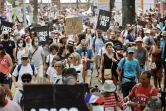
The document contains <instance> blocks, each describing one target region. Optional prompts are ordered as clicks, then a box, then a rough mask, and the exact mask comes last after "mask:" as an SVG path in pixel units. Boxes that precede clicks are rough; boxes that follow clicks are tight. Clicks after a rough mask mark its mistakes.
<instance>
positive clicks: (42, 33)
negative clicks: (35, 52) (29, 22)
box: [35, 26, 49, 46]
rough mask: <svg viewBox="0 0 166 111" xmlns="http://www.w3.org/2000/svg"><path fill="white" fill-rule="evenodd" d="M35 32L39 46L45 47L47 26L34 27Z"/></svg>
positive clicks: (47, 38)
mask: <svg viewBox="0 0 166 111" xmlns="http://www.w3.org/2000/svg"><path fill="white" fill-rule="evenodd" d="M35 32H36V35H37V37H38V38H39V45H42V46H45V45H46V44H48V42H49V26H41V27H35Z"/></svg>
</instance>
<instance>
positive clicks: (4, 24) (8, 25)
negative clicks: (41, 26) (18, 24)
mask: <svg viewBox="0 0 166 111" xmlns="http://www.w3.org/2000/svg"><path fill="white" fill-rule="evenodd" d="M12 27H13V23H11V22H6V21H2V22H1V29H0V34H2V32H3V31H8V32H9V33H10V32H11V31H12Z"/></svg>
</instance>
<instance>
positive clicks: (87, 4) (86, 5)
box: [84, 2, 92, 10]
mask: <svg viewBox="0 0 166 111" xmlns="http://www.w3.org/2000/svg"><path fill="white" fill-rule="evenodd" d="M91 5H92V3H90V2H87V3H86V4H85V6H84V8H85V10H88V9H89V7H90V6H91Z"/></svg>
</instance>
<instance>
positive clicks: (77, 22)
mask: <svg viewBox="0 0 166 111" xmlns="http://www.w3.org/2000/svg"><path fill="white" fill-rule="evenodd" d="M65 22H66V27H65V33H66V35H72V34H73V35H74V34H81V33H82V30H83V26H82V18H81V17H75V18H67V19H66V21H65Z"/></svg>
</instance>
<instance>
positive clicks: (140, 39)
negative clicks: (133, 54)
mask: <svg viewBox="0 0 166 111" xmlns="http://www.w3.org/2000/svg"><path fill="white" fill-rule="evenodd" d="M135 42H143V40H142V38H141V37H137V39H136V41H135Z"/></svg>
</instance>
